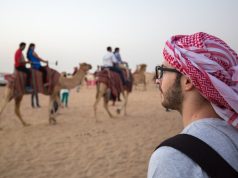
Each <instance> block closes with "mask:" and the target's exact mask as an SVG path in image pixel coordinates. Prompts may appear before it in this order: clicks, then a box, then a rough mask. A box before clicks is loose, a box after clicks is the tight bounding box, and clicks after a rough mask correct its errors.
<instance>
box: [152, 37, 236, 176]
mask: <svg viewBox="0 0 238 178" xmlns="http://www.w3.org/2000/svg"><path fill="white" fill-rule="evenodd" d="M163 56H164V61H163V64H162V66H159V67H157V68H156V69H157V70H156V71H157V83H158V84H159V89H160V92H161V98H162V105H163V106H164V107H165V108H169V109H173V110H177V111H179V113H180V114H181V115H182V121H183V125H184V127H185V128H184V130H183V131H182V134H188V135H190V136H191V135H192V136H194V137H195V138H198V139H199V140H202V141H203V142H205V143H206V144H208V145H209V146H210V147H211V148H212V149H213V150H215V151H216V152H217V153H218V154H219V155H220V156H221V157H222V158H223V159H224V160H225V161H226V162H227V163H228V165H229V166H230V167H231V168H233V170H235V172H237V171H238V56H237V54H236V53H235V51H233V50H232V49H231V48H230V47H229V46H228V45H227V44H226V43H225V42H223V41H222V40H221V39H219V38H217V37H214V36H211V35H209V34H206V33H196V34H193V35H177V36H173V37H172V38H171V39H170V40H168V41H167V42H166V45H165V48H164V50H163ZM180 135H181V134H180ZM185 145H186V144H185ZM192 151H193V152H195V153H196V152H199V151H201V150H199V148H194V149H193V150H192ZM207 160H209V155H208V156H207ZM207 160H206V159H205V161H204V162H205V163H206V161H207ZM206 166H207V165H205V167H206ZM210 166H214V168H215V169H214V170H215V171H218V169H219V167H218V166H217V165H216V163H214V165H210ZM237 175H238V174H237ZM152 177H153V178H181V177H183V178H191V177H196V178H208V177H210V176H209V174H208V172H206V171H204V169H203V168H201V166H200V165H198V164H197V162H195V161H193V159H192V158H190V157H188V156H187V155H186V154H183V153H182V152H180V151H179V150H177V149H175V148H172V147H169V146H161V147H159V148H158V149H157V150H156V151H154V153H153V154H152V156H151V158H150V162H149V168H148V178H152ZM228 177H229V176H228Z"/></svg>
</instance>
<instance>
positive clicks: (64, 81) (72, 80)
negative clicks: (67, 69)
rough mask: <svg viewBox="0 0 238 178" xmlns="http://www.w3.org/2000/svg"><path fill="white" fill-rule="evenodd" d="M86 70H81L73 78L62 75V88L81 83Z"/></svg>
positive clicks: (70, 87)
mask: <svg viewBox="0 0 238 178" xmlns="http://www.w3.org/2000/svg"><path fill="white" fill-rule="evenodd" d="M84 76H85V72H84V71H82V70H79V71H78V72H77V73H76V74H75V75H74V76H73V77H72V78H65V77H63V76H61V77H60V84H61V86H62V88H68V89H72V88H74V87H76V86H78V85H80V84H81V82H82V80H83V79H84Z"/></svg>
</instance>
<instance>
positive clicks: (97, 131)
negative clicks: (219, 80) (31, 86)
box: [0, 79, 182, 178]
mask: <svg viewBox="0 0 238 178" xmlns="http://www.w3.org/2000/svg"><path fill="white" fill-rule="evenodd" d="M147 80H148V81H149V85H148V87H147V91H145V92H144V91H141V90H136V91H133V92H132V93H131V95H130V96H129V102H128V109H127V110H128V116H117V117H116V118H115V119H110V118H109V117H108V115H107V113H106V111H105V110H104V109H103V107H102V103H100V104H99V108H98V116H99V119H100V120H101V121H102V122H101V123H96V122H95V119H94V117H93V108H92V105H93V103H94V101H95V91H96V89H95V87H90V88H86V86H83V87H82V88H81V91H80V92H79V93H77V92H76V91H75V90H72V91H71V92H70V98H69V108H63V109H61V110H60V112H59V115H58V117H57V121H58V124H57V125H55V126H51V125H49V124H48V101H49V99H48V97H47V96H43V95H39V96H40V104H41V106H42V107H41V108H40V109H32V108H31V105H30V96H25V97H24V99H23V102H22V107H21V111H22V114H23V117H24V119H25V121H27V122H28V123H30V124H31V126H30V127H25V128H24V127H23V126H22V125H21V123H20V122H19V120H18V118H17V117H16V116H15V114H14V102H13V101H12V102H10V103H9V104H8V106H7V108H6V109H5V111H4V112H3V114H2V116H1V122H0V127H1V128H2V129H3V130H1V131H0V140H1V141H0V178H28V177H29V178H46V177H47V178H48V177H49V178H54V177H57V178H144V177H146V174H147V166H148V161H149V158H150V155H151V153H152V152H153V150H154V148H155V147H156V146H157V145H158V144H159V143H160V142H161V141H162V140H163V139H165V138H167V137H169V136H172V135H175V134H176V133H178V132H179V131H181V129H182V123H181V119H180V116H179V114H178V113H177V112H175V111H171V112H169V113H168V112H165V109H164V108H162V106H161V105H160V96H159V92H158V90H157V89H156V87H155V85H154V84H153V83H152V82H151V80H150V79H147ZM3 92H4V88H3V87H1V88H0V96H2V95H3ZM119 104H120V103H117V105H119ZM110 109H112V110H116V107H113V106H110ZM114 113H115V112H114Z"/></svg>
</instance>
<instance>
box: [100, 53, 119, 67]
mask: <svg viewBox="0 0 238 178" xmlns="http://www.w3.org/2000/svg"><path fill="white" fill-rule="evenodd" d="M113 63H117V59H116V58H115V56H114V54H113V53H112V52H107V54H105V55H104V56H103V66H104V67H112V66H113Z"/></svg>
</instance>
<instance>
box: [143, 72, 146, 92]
mask: <svg viewBox="0 0 238 178" xmlns="http://www.w3.org/2000/svg"><path fill="white" fill-rule="evenodd" d="M143 83H144V91H145V90H146V79H145V75H144V79H143Z"/></svg>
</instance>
